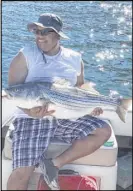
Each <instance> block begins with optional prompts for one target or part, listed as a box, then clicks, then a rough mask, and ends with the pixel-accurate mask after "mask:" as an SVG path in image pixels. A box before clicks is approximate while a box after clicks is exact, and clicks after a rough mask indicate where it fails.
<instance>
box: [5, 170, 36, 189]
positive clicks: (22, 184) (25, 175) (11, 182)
mask: <svg viewBox="0 0 133 191" xmlns="http://www.w3.org/2000/svg"><path fill="white" fill-rule="evenodd" d="M34 169H35V167H33V166H32V167H21V168H17V169H15V170H14V171H13V172H12V174H11V175H10V177H9V179H8V182H7V190H27V188H28V183H29V179H30V176H31V174H32V173H33V171H34Z"/></svg>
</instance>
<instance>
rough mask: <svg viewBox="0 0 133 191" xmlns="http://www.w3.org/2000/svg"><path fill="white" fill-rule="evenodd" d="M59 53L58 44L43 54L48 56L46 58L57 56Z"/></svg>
mask: <svg viewBox="0 0 133 191" xmlns="http://www.w3.org/2000/svg"><path fill="white" fill-rule="evenodd" d="M59 51H60V44H59V43H57V44H56V45H55V46H53V47H52V48H51V50H49V51H48V52H44V51H43V52H44V54H46V55H48V56H54V55H56V54H58V52H59Z"/></svg>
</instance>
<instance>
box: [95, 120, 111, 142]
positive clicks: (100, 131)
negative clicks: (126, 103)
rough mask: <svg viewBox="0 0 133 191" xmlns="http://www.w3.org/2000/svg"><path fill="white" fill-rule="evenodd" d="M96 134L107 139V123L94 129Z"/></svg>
mask: <svg viewBox="0 0 133 191" xmlns="http://www.w3.org/2000/svg"><path fill="white" fill-rule="evenodd" d="M96 134H97V135H98V136H101V137H103V139H105V141H106V140H108V139H109V138H110V136H111V126H110V125H109V124H108V123H106V124H104V126H103V127H102V128H97V129H96Z"/></svg>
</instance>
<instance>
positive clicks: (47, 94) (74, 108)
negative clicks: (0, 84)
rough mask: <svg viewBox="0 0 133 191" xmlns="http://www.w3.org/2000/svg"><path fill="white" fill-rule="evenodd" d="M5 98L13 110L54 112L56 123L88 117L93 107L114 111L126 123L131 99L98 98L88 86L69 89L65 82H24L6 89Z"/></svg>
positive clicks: (94, 91) (86, 84)
mask: <svg viewBox="0 0 133 191" xmlns="http://www.w3.org/2000/svg"><path fill="white" fill-rule="evenodd" d="M4 91H5V94H6V96H7V98H8V99H10V100H11V101H13V102H14V104H15V106H18V107H22V108H32V107H36V106H43V105H44V106H47V108H48V110H55V112H54V114H53V116H55V117H56V118H59V119H72V118H79V117H82V116H84V115H87V114H89V111H90V110H91V111H92V110H93V109H94V108H96V107H101V108H102V109H103V110H104V109H105V108H109V107H111V108H113V110H115V111H116V113H117V114H118V116H119V118H120V119H121V120H122V121H123V122H125V116H126V113H127V111H128V109H129V107H130V105H131V103H132V100H131V99H122V98H112V97H109V96H104V95H100V94H99V92H97V91H96V90H95V89H94V88H93V87H91V86H90V85H89V83H85V84H83V85H82V86H81V87H80V88H79V87H72V86H71V85H70V84H69V82H67V81H66V80H57V81H55V82H54V83H53V82H52V83H51V82H26V83H23V84H18V85H14V86H10V87H8V88H6V89H5V90H4Z"/></svg>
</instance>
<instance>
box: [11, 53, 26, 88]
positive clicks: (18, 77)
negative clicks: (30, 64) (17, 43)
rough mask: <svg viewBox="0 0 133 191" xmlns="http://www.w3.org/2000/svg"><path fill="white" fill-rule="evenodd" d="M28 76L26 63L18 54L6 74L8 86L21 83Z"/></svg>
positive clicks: (21, 55) (22, 56) (20, 54)
mask: <svg viewBox="0 0 133 191" xmlns="http://www.w3.org/2000/svg"><path fill="white" fill-rule="evenodd" d="M27 74H28V68H27V63H26V59H25V57H24V55H23V54H22V53H21V52H19V53H18V54H17V56H15V57H14V59H13V60H12V62H11V64H10V68H9V72H8V85H9V86H11V85H15V84H20V83H23V82H24V81H25V79H26V76H27Z"/></svg>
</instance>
